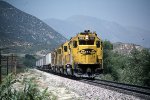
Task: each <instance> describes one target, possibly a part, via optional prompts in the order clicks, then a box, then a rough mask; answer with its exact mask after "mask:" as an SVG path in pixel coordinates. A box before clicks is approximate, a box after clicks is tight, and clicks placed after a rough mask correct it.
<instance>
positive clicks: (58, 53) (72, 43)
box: [36, 30, 103, 77]
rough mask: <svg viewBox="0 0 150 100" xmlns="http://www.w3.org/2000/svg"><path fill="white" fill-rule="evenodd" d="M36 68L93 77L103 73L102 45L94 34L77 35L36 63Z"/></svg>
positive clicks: (85, 32) (87, 32)
mask: <svg viewBox="0 0 150 100" xmlns="http://www.w3.org/2000/svg"><path fill="white" fill-rule="evenodd" d="M36 66H37V67H40V68H44V69H49V70H52V71H54V72H56V73H61V74H66V75H72V76H78V77H95V76H96V75H98V74H101V73H102V71H103V45H102V40H101V39H100V38H98V36H97V34H96V32H90V31H89V30H87V31H84V32H81V33H78V34H77V35H76V36H75V37H73V38H71V39H70V40H69V41H67V42H65V43H64V44H62V45H61V46H60V47H59V48H57V49H55V50H54V51H52V52H51V53H48V54H47V55H46V56H44V57H43V58H42V59H40V60H38V61H37V62H36Z"/></svg>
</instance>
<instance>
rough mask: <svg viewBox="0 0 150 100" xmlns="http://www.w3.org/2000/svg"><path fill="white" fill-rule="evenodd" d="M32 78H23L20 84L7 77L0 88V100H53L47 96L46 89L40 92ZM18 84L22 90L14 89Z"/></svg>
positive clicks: (53, 98) (52, 97)
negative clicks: (21, 86)
mask: <svg viewBox="0 0 150 100" xmlns="http://www.w3.org/2000/svg"><path fill="white" fill-rule="evenodd" d="M33 80H34V79H33V78H31V79H27V78H24V79H23V81H22V82H20V81H18V80H15V79H14V76H12V75H8V77H7V78H6V79H5V80H4V81H3V83H2V84H1V86H0V100H55V99H56V96H54V95H52V94H49V93H48V92H47V89H45V90H44V91H40V90H39V89H38V87H37V84H35V82H33ZM16 82H19V83H21V84H22V85H23V88H22V89H20V90H19V88H18V89H15V88H14V87H13V85H14V84H15V83H16Z"/></svg>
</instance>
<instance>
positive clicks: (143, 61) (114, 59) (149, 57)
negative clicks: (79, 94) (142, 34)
mask: <svg viewBox="0 0 150 100" xmlns="http://www.w3.org/2000/svg"><path fill="white" fill-rule="evenodd" d="M112 49H113V48H112V44H111V43H110V42H109V41H104V68H105V70H104V75H103V76H102V79H106V80H113V81H118V82H123V83H129V84H135V85H142V86H149V87H150V52H149V50H147V49H143V50H141V51H139V50H137V49H136V48H133V50H132V51H131V53H130V54H129V55H123V54H119V53H117V52H114V51H112Z"/></svg>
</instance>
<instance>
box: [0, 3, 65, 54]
mask: <svg viewBox="0 0 150 100" xmlns="http://www.w3.org/2000/svg"><path fill="white" fill-rule="evenodd" d="M64 41H66V38H64V37H63V36H62V35H61V34H59V33H58V32H56V31H55V30H54V29H53V28H51V27H50V26H48V25H47V24H45V23H44V22H43V21H41V20H40V19H38V18H36V17H34V16H32V15H30V14H27V13H25V12H23V11H20V10H19V9H17V8H15V7H13V6H12V5H10V4H8V3H7V2H4V1H0V48H5V47H8V48H9V51H8V52H12V53H36V52H38V51H41V50H46V51H50V50H52V49H54V48H55V47H56V46H58V45H60V44H61V43H63V42H64Z"/></svg>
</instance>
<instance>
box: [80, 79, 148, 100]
mask: <svg viewBox="0 0 150 100" xmlns="http://www.w3.org/2000/svg"><path fill="white" fill-rule="evenodd" d="M80 81H81V82H84V83H88V84H91V85H96V86H100V87H102V88H106V89H110V90H115V91H118V92H121V93H125V94H129V95H133V96H137V97H140V98H143V99H146V100H150V88H149V87H143V86H137V85H131V84H125V83H118V82H112V81H107V80H100V79H94V80H89V79H82V80H80Z"/></svg>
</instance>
